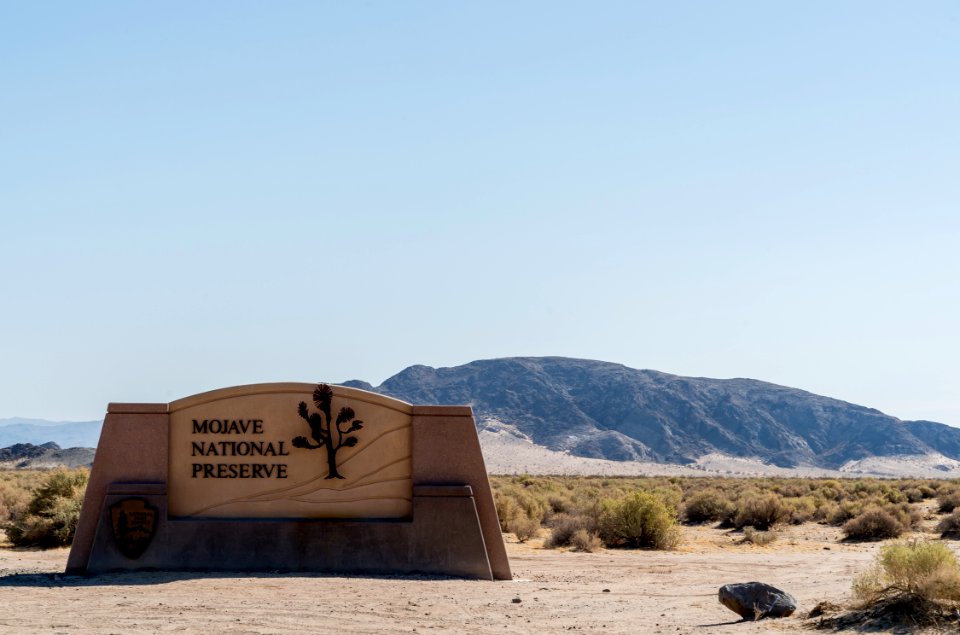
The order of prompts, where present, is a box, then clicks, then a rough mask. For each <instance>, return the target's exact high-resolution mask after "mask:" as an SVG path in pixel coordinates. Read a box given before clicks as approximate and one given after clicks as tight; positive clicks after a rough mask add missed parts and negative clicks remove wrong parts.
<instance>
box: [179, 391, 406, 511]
mask: <svg viewBox="0 0 960 635" xmlns="http://www.w3.org/2000/svg"><path fill="white" fill-rule="evenodd" d="M368 395H369V397H367V398H365V397H366V395H357V394H353V395H352V397H351V398H349V399H347V398H345V397H337V396H334V394H333V389H332V388H331V387H330V386H327V385H325V384H323V385H320V386H316V387H315V388H314V389H313V391H312V394H310V395H308V396H307V398H306V399H304V397H303V395H302V394H301V393H300V392H269V393H260V394H252V395H251V394H236V395H233V396H231V395H229V394H224V395H223V396H220V397H219V398H217V399H215V400H213V401H206V400H190V399H184V400H181V401H180V402H174V403H173V404H171V408H170V481H169V499H170V501H169V505H170V515H171V516H174V517H180V518H189V517H211V518H212V517H216V518H407V517H409V516H410V513H411V510H412V507H413V481H412V465H411V463H412V453H411V445H410V438H411V428H412V420H413V417H412V415H411V407H410V406H406V407H403V406H400V405H399V402H394V401H393V400H386V399H383V398H382V397H380V396H379V395H374V394H372V393H368ZM308 404H309V405H308ZM404 405H405V404H404Z"/></svg>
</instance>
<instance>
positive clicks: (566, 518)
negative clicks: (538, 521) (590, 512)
mask: <svg viewBox="0 0 960 635" xmlns="http://www.w3.org/2000/svg"><path fill="white" fill-rule="evenodd" d="M550 524H551V531H550V537H549V538H547V540H546V542H544V544H543V546H544V547H547V548H556V547H566V546H569V545H571V544H572V542H573V536H574V534H576V533H577V532H578V531H583V532H585V533H590V534H592V533H593V532H594V530H595V529H596V523H595V522H594V521H593V519H591V518H589V517H587V516H572V515H570V514H557V515H556V516H554V517H553V518H552V519H551V520H550Z"/></svg>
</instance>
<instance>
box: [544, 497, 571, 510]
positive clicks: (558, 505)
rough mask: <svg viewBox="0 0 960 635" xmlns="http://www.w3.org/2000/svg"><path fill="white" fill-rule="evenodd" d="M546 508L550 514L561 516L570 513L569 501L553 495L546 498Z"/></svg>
mask: <svg viewBox="0 0 960 635" xmlns="http://www.w3.org/2000/svg"><path fill="white" fill-rule="evenodd" d="M547 507H548V509H549V511H550V513H551V514H562V513H564V512H567V511H570V501H569V500H568V499H567V498H565V497H563V496H559V495H556V494H555V495H553V496H548V497H547Z"/></svg>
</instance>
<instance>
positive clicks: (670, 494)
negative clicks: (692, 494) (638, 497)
mask: <svg viewBox="0 0 960 635" xmlns="http://www.w3.org/2000/svg"><path fill="white" fill-rule="evenodd" d="M647 491H649V493H651V494H653V495H654V496H656V497H657V498H659V499H660V500H662V501H663V504H664V505H666V506H667V507H669V508H670V509H671V510H673V512H672V513H673V515H674V516H676V515H677V514H679V513H680V509H681V507H682V504H681V503H682V501H683V490H682V489H680V488H679V487H677V486H676V485H669V486H661V487H654V488H653V489H651V490H647Z"/></svg>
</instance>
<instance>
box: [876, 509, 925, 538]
mask: <svg viewBox="0 0 960 635" xmlns="http://www.w3.org/2000/svg"><path fill="white" fill-rule="evenodd" d="M881 509H882V510H883V511H885V512H887V513H888V514H890V515H891V516H893V517H894V518H896V519H897V522H899V523H900V524H901V525H903V530H904V531H907V530H910V529H916V528H917V527H918V526H919V525H920V521H922V520H923V512H922V511H920V509H918V508H917V507H914V506H913V505H911V504H910V503H906V502H904V503H899V504H897V505H894V504H889V505H884V506H883V507H881Z"/></svg>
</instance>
